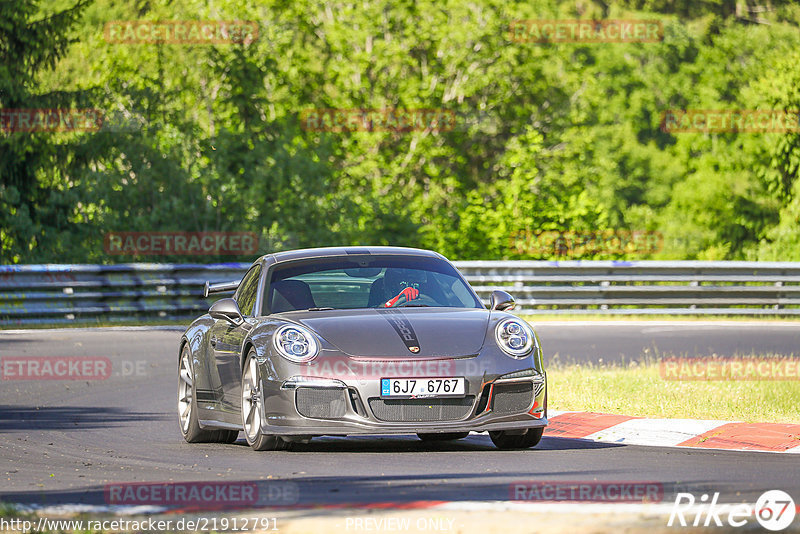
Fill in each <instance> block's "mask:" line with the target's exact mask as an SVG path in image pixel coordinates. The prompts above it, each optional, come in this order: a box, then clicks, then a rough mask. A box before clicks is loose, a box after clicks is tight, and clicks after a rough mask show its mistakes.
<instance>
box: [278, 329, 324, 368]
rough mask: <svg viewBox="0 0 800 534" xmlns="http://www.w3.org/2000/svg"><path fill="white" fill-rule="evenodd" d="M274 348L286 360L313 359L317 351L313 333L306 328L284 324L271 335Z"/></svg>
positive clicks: (317, 346)
mask: <svg viewBox="0 0 800 534" xmlns="http://www.w3.org/2000/svg"><path fill="white" fill-rule="evenodd" d="M273 340H274V341H275V350H277V351H278V353H280V355H281V356H283V357H284V358H286V359H287V360H291V361H293V362H297V363H301V362H307V361H309V360H313V359H314V358H315V357H316V356H317V352H319V345H318V344H317V340H316V338H314V334H312V333H311V332H310V331H309V330H308V329H307V328H303V327H302V326H295V325H286V326H282V327H280V328H278V330H277V331H276V332H275V336H274V337H273Z"/></svg>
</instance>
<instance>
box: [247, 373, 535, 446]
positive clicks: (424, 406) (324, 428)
mask: <svg viewBox="0 0 800 534" xmlns="http://www.w3.org/2000/svg"><path fill="white" fill-rule="evenodd" d="M520 373H522V375H523V376H517V375H520ZM526 373H527V375H526ZM509 376H511V377H510V378H509ZM465 378H466V383H467V392H466V395H465V396H464V397H463V398H418V399H386V398H381V395H380V379H378V378H373V379H368V380H363V379H345V378H341V377H339V378H335V379H332V378H320V377H314V378H310V379H309V378H307V377H290V378H288V379H286V380H280V381H272V382H271V383H270V381H265V382H264V385H263V390H264V391H265V398H266V399H268V401H267V402H265V406H264V410H262V414H263V417H262V427H261V428H262V432H263V433H264V434H273V435H281V436H314V435H351V434H410V433H439V432H468V431H472V432H483V431H492V430H524V429H528V428H537V427H545V426H547V423H548V421H547V412H546V400H545V399H546V376H545V374H544V373H539V372H538V371H536V370H534V369H529V370H523V371H521V372H520V371H517V372H512V373H506V374H505V375H500V376H492V377H487V376H486V375H484V376H471V377H469V376H467V377H465Z"/></svg>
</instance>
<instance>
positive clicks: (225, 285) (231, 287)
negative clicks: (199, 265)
mask: <svg viewBox="0 0 800 534" xmlns="http://www.w3.org/2000/svg"><path fill="white" fill-rule="evenodd" d="M241 282H242V281H241V280H238V281H236V282H221V283H219V284H212V283H211V282H209V281H206V285H205V286H204V287H203V297H207V296H209V295H211V294H213V293H229V292H231V291H236V288H238V287H239V284H240V283H241Z"/></svg>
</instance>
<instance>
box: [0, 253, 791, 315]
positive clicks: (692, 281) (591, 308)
mask: <svg viewBox="0 0 800 534" xmlns="http://www.w3.org/2000/svg"><path fill="white" fill-rule="evenodd" d="M455 264H456V266H457V267H458V268H459V270H461V272H462V273H463V274H464V276H465V277H466V278H467V280H468V281H469V282H470V284H472V286H473V287H474V288H475V290H476V291H477V292H478V294H479V295H480V296H481V298H483V299H484V300H487V301H488V297H489V294H490V293H491V291H492V290H493V289H503V290H505V291H508V292H509V293H511V294H512V295H514V296H515V297H516V299H517V303H518V310H520V311H523V312H525V313H531V314H542V313H546V314H563V313H569V314H598V313H600V314H670V315H710V314H717V315H800V262H799V263H789V262H706V261H633V262H628V261H560V262H557V261H462V262H455ZM247 267H249V264H246V263H221V264H213V265H203V264H146V263H131V264H122V265H0V325H22V324H31V323H44V324H48V323H53V324H56V323H65V322H67V323H70V322H78V321H80V322H83V321H94V320H98V321H101V322H103V323H109V322H120V323H122V322H131V321H142V320H186V319H190V318H192V317H194V316H197V315H200V314H202V313H204V312H205V311H206V310H207V309H208V306H209V305H210V304H211V302H212V301H213V299H204V298H203V285H204V282H205V281H206V280H209V281H211V282H212V283H216V282H225V281H230V280H236V279H239V278H241V276H242V275H243V274H244V272H245V271H246V269H247Z"/></svg>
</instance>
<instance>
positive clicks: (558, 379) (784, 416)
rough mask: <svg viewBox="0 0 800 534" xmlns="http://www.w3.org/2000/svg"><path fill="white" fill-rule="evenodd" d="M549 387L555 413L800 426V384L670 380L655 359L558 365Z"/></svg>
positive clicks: (550, 371)
mask: <svg viewBox="0 0 800 534" xmlns="http://www.w3.org/2000/svg"><path fill="white" fill-rule="evenodd" d="M764 357H765V358H768V357H769V356H764ZM547 383H548V384H547V385H548V388H549V391H548V407H549V408H550V409H554V410H575V411H587V412H604V413H619V414H625V415H634V416H643V417H657V418H688V419H721V420H727V421H746V422H752V423H795V424H800V403H798V399H800V380H758V381H757V380H749V381H745V380H736V381H731V380H720V381H679V380H664V379H663V378H661V375H660V373H659V363H658V361H653V360H650V361H646V362H644V363H636V362H632V363H629V364H626V365H624V366H623V365H617V366H613V365H612V366H606V365H591V364H588V365H587V364H580V365H577V364H572V365H563V364H561V365H559V364H556V365H554V366H551V367H549V368H548V370H547Z"/></svg>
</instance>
